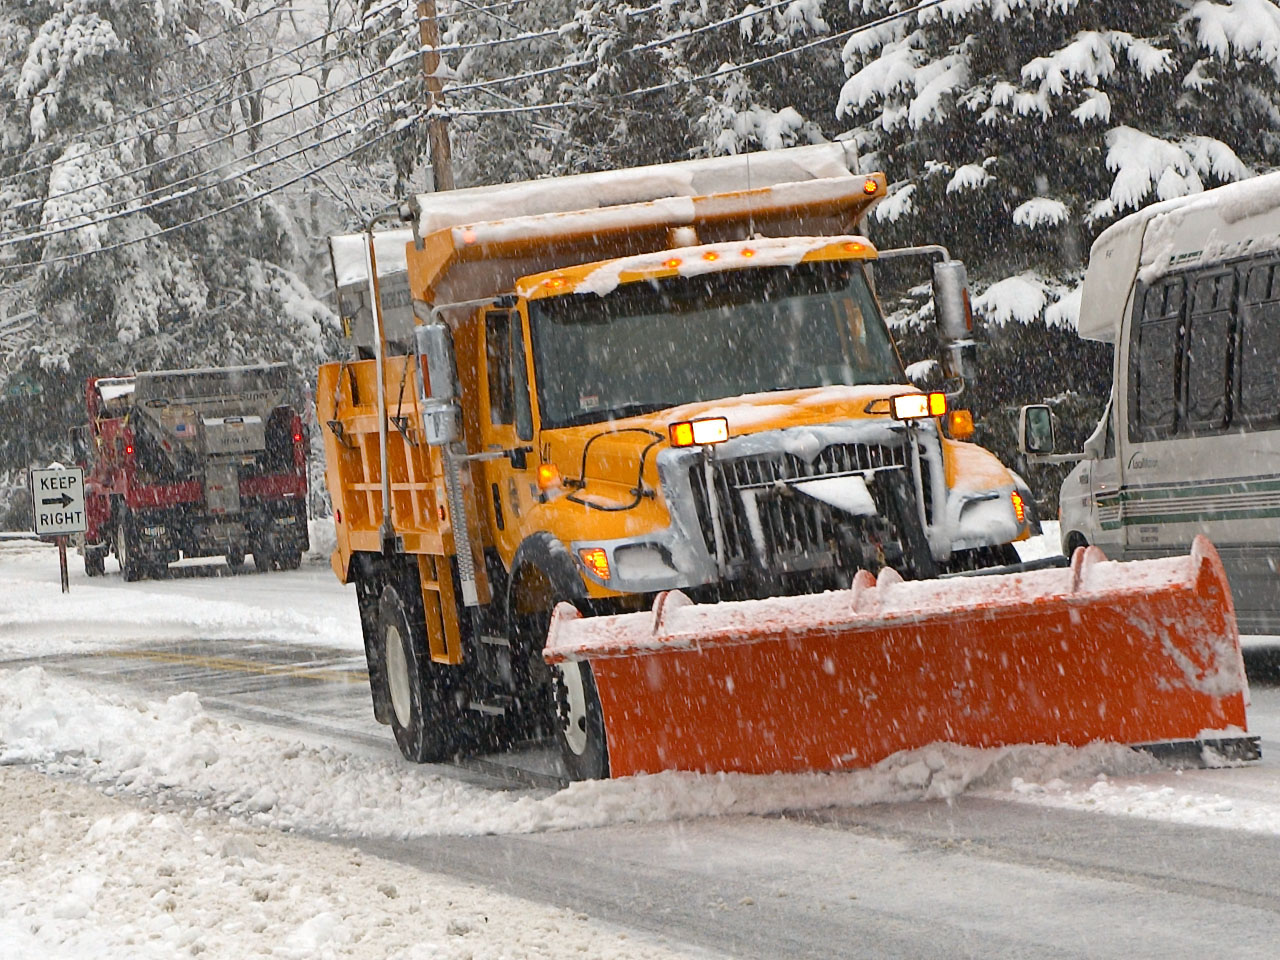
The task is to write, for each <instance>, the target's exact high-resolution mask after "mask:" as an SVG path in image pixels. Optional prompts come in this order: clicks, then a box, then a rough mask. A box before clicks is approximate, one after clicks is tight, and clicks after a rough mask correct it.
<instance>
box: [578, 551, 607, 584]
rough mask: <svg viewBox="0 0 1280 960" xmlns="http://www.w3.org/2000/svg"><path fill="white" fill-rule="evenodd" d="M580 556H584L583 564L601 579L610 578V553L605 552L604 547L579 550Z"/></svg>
mask: <svg viewBox="0 0 1280 960" xmlns="http://www.w3.org/2000/svg"><path fill="white" fill-rule="evenodd" d="M578 556H579V557H581V558H582V565H583V566H585V567H586V568H587V569H588V570H590V571H591V572H592V573H593V574H595V575H596V576H597V577H599V578H600V579H601V580H608V579H609V554H608V553H606V552H605V549H604V547H588V548H587V549H585V550H579V551H578Z"/></svg>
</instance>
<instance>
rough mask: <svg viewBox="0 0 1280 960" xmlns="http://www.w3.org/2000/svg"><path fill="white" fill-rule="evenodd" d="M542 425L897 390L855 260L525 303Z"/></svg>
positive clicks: (893, 358)
mask: <svg viewBox="0 0 1280 960" xmlns="http://www.w3.org/2000/svg"><path fill="white" fill-rule="evenodd" d="M530 319H531V324H532V329H533V346H534V360H535V363H536V367H537V381H538V400H539V404H540V407H541V415H542V426H543V427H544V428H554V427H563V426H571V425H574V424H579V423H592V422H597V421H601V420H607V419H611V418H615V417H624V416H632V415H635V414H640V413H649V412H652V411H655V410H662V409H665V408H667V407H672V406H676V405H678V404H681V403H688V402H691V401H696V400H715V399H718V398H721V397H735V396H739V395H741V394H747V393H761V392H766V391H772V390H795V389H800V388H804V387H821V386H829V385H832V384H850V385H852V384H860V383H901V382H903V381H904V377H903V373H902V368H901V366H900V364H899V362H898V358H897V354H896V353H895V351H894V349H893V346H892V343H891V342H890V340H889V334H888V331H887V330H886V329H885V326H884V321H883V320H882V319H881V316H880V312H879V309H878V308H877V306H876V302H875V298H874V297H872V295H871V292H870V290H869V289H868V286H867V281H866V277H865V275H864V273H863V271H862V267H861V265H860V264H857V263H850V262H834V263H832V262H828V263H802V264H799V265H797V266H794V267H769V268H757V269H751V270H732V271H724V272H719V273H711V274H705V275H702V276H693V277H670V278H667V279H663V280H659V281H650V282H648V283H643V282H642V283H631V284H624V285H622V286H619V287H618V288H617V289H615V290H614V291H613V292H612V293H609V294H608V295H606V296H604V297H599V296H596V295H595V294H573V295H570V296H563V297H553V298H549V299H546V300H535V301H533V302H532V303H531V304H530Z"/></svg>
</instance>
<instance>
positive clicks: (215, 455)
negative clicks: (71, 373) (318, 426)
mask: <svg viewBox="0 0 1280 960" xmlns="http://www.w3.org/2000/svg"><path fill="white" fill-rule="evenodd" d="M287 385H288V367H287V365H285V364H283V363H275V364H260V365H256V366H243V367H223V368H216V369H215V368H205V369H191V370H158V371H151V372H146V373H138V374H132V375H129V376H119V377H91V378H90V379H89V380H88V381H87V383H86V385H85V399H86V407H87V411H88V422H87V423H86V424H84V425H82V426H78V427H75V428H73V429H72V431H71V436H72V445H73V447H74V448H75V453H76V459H77V460H78V461H79V462H80V463H81V464H82V465H83V466H84V468H85V506H86V512H87V515H88V517H87V519H88V529H87V530H86V532H85V535H84V543H83V546H82V551H83V553H84V566H85V572H86V573H88V574H89V576H91V577H92V576H101V575H102V574H103V573H104V572H105V564H106V557H107V554H108V553H114V554H115V556H116V560H117V561H118V562H119V564H120V572H121V574H122V576H123V577H124V579H126V580H139V579H142V578H143V577H147V576H153V575H157V574H161V573H163V571H164V570H165V568H166V567H167V566H168V564H170V563H172V562H174V561H176V560H178V559H181V558H189V557H225V558H226V560H227V563H228V564H229V565H230V566H231V568H232V569H237V568H239V567H240V566H241V565H242V564H244V562H245V557H246V555H247V554H249V553H252V554H253V560H254V565H255V566H256V567H257V569H258V570H260V571H266V570H270V569H272V568H278V569H282V570H291V569H294V568H296V567H297V566H298V564H299V563H300V562H301V560H302V554H303V553H304V552H305V551H306V549H307V547H308V545H309V544H308V538H307V513H306V500H307V453H306V451H307V435H306V430H305V428H304V427H303V424H302V418H301V417H300V416H299V415H298V413H297V411H296V410H294V408H293V407H292V406H289V405H288V404H287V403H286V402H285V397H286V393H287Z"/></svg>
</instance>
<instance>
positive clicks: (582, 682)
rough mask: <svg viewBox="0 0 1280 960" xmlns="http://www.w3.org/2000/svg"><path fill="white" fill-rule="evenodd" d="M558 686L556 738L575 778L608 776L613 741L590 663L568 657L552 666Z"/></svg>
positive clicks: (556, 697) (554, 684)
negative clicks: (607, 733)
mask: <svg viewBox="0 0 1280 960" xmlns="http://www.w3.org/2000/svg"><path fill="white" fill-rule="evenodd" d="M551 678H552V684H553V687H554V689H555V704H556V717H555V720H556V723H555V733H556V742H557V744H558V746H559V747H560V759H561V760H562V761H563V762H564V766H565V770H566V771H567V772H568V774H569V778H570V779H571V780H607V779H608V777H609V745H608V743H607V742H606V740H605V733H604V713H603V711H602V710H601V708H600V695H599V693H598V692H597V691H596V681H595V676H594V675H593V674H592V672H591V665H590V664H589V663H580V662H577V661H566V662H565V663H558V664H556V665H555V666H553V667H552V668H551Z"/></svg>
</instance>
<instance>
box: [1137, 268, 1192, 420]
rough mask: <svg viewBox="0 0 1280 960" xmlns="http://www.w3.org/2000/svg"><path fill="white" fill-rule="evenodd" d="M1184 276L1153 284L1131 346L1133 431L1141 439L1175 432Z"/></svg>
mask: <svg viewBox="0 0 1280 960" xmlns="http://www.w3.org/2000/svg"><path fill="white" fill-rule="evenodd" d="M1182 289H1183V281H1182V278H1181V277H1171V278H1168V279H1165V280H1162V281H1160V282H1159V283H1156V284H1154V285H1153V286H1151V287H1148V288H1147V291H1146V294H1145V295H1144V297H1143V302H1142V306H1141V313H1140V314H1139V318H1140V319H1139V323H1138V326H1137V329H1136V331H1135V333H1136V337H1135V338H1134V342H1133V343H1132V344H1131V345H1130V347H1129V363H1130V366H1129V381H1130V384H1131V391H1132V392H1131V395H1130V404H1129V411H1130V412H1129V436H1130V439H1131V440H1133V441H1135V442H1140V441H1143V440H1151V439H1154V438H1156V437H1164V436H1168V435H1169V434H1171V433H1172V432H1173V430H1174V427H1175V426H1176V424H1177V414H1178V402H1177V401H1178V394H1179V387H1180V384H1179V382H1178V379H1179V377H1178V373H1179V366H1180V364H1179V363H1178V359H1179V352H1180V351H1179V348H1180V344H1179V339H1180V334H1181V332H1182V330H1181V326H1182Z"/></svg>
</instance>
